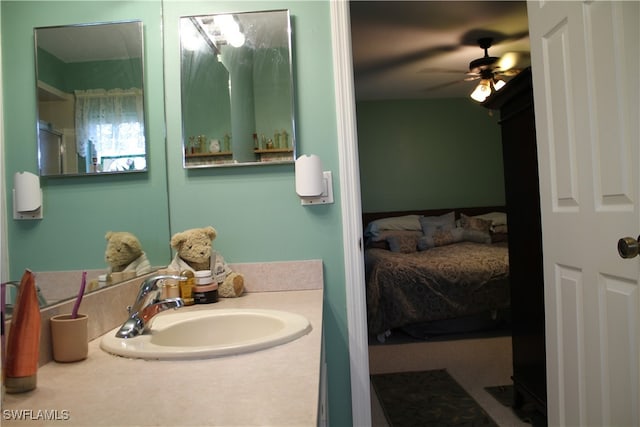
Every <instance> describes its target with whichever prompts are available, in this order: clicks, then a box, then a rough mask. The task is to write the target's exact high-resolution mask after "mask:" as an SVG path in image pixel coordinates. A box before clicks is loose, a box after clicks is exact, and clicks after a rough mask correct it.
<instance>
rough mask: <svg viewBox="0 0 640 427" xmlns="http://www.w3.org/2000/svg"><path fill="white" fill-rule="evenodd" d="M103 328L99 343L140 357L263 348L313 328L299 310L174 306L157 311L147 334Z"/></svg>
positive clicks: (212, 354)
mask: <svg viewBox="0 0 640 427" xmlns="http://www.w3.org/2000/svg"><path fill="white" fill-rule="evenodd" d="M118 329H119V327H118V328H116V329H114V330H113V331H110V332H107V333H106V334H105V335H104V336H103V337H102V340H101V341H100V347H101V348H102V349H103V350H105V351H107V352H109V353H113V354H117V355H119V356H125V357H131V358H140V359H203V358H209V357H219V356H228V355H232V354H239V353H247V352H251V351H257V350H262V349H265V348H269V347H273V346H276V345H280V344H284V343H287V342H289V341H293V340H295V339H297V338H299V337H301V336H303V335H305V334H307V333H308V332H309V331H311V325H310V323H309V321H308V320H307V319H306V318H305V317H304V316H300V315H298V314H294V313H289V312H285V311H277V310H259V309H244V308H243V309H215V308H214V309H207V310H185V309H181V310H175V311H170V312H165V313H161V314H159V315H158V316H157V317H156V319H154V322H153V324H152V326H151V330H150V331H149V332H148V333H145V334H143V335H139V336H137V337H134V338H117V337H116V335H115V334H116V331H117V330H118Z"/></svg>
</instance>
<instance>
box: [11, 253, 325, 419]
mask: <svg viewBox="0 0 640 427" xmlns="http://www.w3.org/2000/svg"><path fill="white" fill-rule="evenodd" d="M321 271H322V270H321V262H320V272H321ZM245 274H247V273H245ZM248 274H249V275H251V273H250V272H249V273H248ZM263 277H264V276H263ZM320 282H321V281H320ZM322 301H323V291H322V289H321V288H320V289H318V288H316V289H313V288H307V289H302V290H299V289H298V290H282V289H270V290H267V291H261V292H248V293H246V294H245V295H243V296H242V297H240V298H231V299H221V300H220V301H219V302H218V303H215V304H209V305H195V306H191V307H188V308H185V309H189V310H207V309H221V308H254V309H270V310H283V311H288V312H291V313H297V314H300V315H302V316H305V317H306V318H307V319H308V320H309V322H310V323H311V330H310V331H309V333H307V334H306V335H303V336H302V337H300V338H297V339H296V340H294V341H291V342H288V343H285V344H283V345H279V346H276V347H272V348H268V349H264V350H260V351H256V352H252V353H245V354H239V355H234V356H224V357H218V358H209V359H195V360H172V361H160V360H143V359H129V358H123V357H119V356H114V355H112V354H109V353H107V352H105V351H103V350H102V349H100V338H101V337H100V336H99V337H97V338H95V339H93V340H92V341H91V342H90V343H89V356H88V358H87V359H86V360H84V361H81V362H76V363H56V362H49V363H46V364H45V365H44V366H41V367H40V369H39V371H38V386H37V388H36V389H35V390H33V391H32V392H28V393H23V394H5V399H4V402H3V420H2V422H3V425H9V426H12V425H16V426H18V425H60V423H61V422H63V423H64V425H76V426H89V425H91V426H100V425H103V426H107V425H108V426H140V425H153V426H176V425H180V426H229V425H296V426H305V425H309V426H311V425H317V424H318V420H319V417H320V414H319V409H318V408H319V406H320V405H319V402H320V400H321V388H322V387H321V384H320V383H321V376H322V375H321V367H322V365H323V361H322V357H321V353H322V351H321V347H322ZM181 310H182V309H181ZM160 315H162V314H160ZM111 332H112V330H111V328H110V330H109V332H107V333H111ZM7 411H9V412H7ZM10 414H16V415H15V416H11V415H10ZM18 415H20V416H22V417H23V418H27V419H26V420H22V421H20V420H17V419H16V418H17V416H18ZM47 418H48V420H47Z"/></svg>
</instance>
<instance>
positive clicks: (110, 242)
mask: <svg viewBox="0 0 640 427" xmlns="http://www.w3.org/2000/svg"><path fill="white" fill-rule="evenodd" d="M105 239H106V240H107V249H106V250H105V253H104V259H105V261H106V262H107V264H108V265H109V270H108V273H109V274H110V273H119V272H135V275H136V276H140V275H142V274H146V273H149V272H150V271H151V264H150V263H149V260H148V259H147V255H146V254H145V253H144V251H143V250H142V245H141V244H140V241H139V240H138V238H137V237H136V236H135V235H133V234H132V233H129V232H127V231H108V232H107V234H106V235H105Z"/></svg>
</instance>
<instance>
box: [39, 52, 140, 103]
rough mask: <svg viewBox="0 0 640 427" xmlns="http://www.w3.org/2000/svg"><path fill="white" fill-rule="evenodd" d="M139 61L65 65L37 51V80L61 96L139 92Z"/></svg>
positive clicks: (47, 53) (86, 62) (50, 55)
mask: <svg viewBox="0 0 640 427" xmlns="http://www.w3.org/2000/svg"><path fill="white" fill-rule="evenodd" d="M142 75H143V70H142V59H141V58H131V59H114V60H108V61H84V62H74V63H65V62H63V61H61V60H60V59H58V58H56V57H55V56H54V55H52V54H50V53H49V52H47V51H46V50H44V49H40V48H38V80H41V81H43V82H45V83H47V84H49V85H51V86H53V87H55V88H56V89H59V90H61V91H63V92H67V93H73V91H74V90H87V89H107V90H109V89H131V88H142V80H140V79H141V77H142Z"/></svg>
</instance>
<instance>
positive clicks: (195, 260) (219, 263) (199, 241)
mask: <svg viewBox="0 0 640 427" xmlns="http://www.w3.org/2000/svg"><path fill="white" fill-rule="evenodd" d="M216 236H217V232H216V230H215V228H213V227H211V226H207V227H203V228H192V229H189V230H185V231H182V232H179V233H176V234H174V235H173V236H172V237H171V247H172V248H173V249H175V250H176V255H175V257H174V258H173V260H172V261H171V264H169V267H168V268H169V269H170V270H176V271H183V270H185V269H187V270H192V271H198V270H211V273H212V274H213V278H214V281H217V282H218V295H219V296H221V297H223V298H233V297H239V296H240V295H242V293H243V292H244V276H243V275H242V274H240V273H236V272H234V271H233V270H231V268H230V267H229V266H228V265H227V263H226V262H225V260H224V258H223V257H222V255H221V254H220V253H219V252H218V251H216V250H214V249H213V240H214V239H215V238H216Z"/></svg>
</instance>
